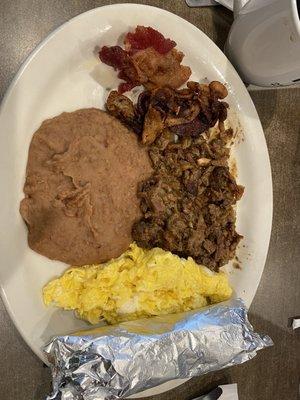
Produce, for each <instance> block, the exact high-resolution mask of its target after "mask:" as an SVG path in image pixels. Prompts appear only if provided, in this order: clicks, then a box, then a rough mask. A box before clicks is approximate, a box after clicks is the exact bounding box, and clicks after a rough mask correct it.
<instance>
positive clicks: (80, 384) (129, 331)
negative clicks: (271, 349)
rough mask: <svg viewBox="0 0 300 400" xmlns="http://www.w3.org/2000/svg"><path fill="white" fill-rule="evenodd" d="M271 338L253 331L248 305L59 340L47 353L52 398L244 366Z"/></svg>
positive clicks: (129, 390)
mask: <svg viewBox="0 0 300 400" xmlns="http://www.w3.org/2000/svg"><path fill="white" fill-rule="evenodd" d="M272 344H273V342H272V340H271V339H270V338H269V337H268V336H265V335H260V334H258V333H255V332H254V331H253V328H252V326H251V324H250V323H249V321H248V318H247V310H246V308H245V306H244V303H243V302H242V300H239V299H236V300H230V301H227V302H224V303H220V304H216V305H213V306H210V307H207V308H204V309H202V310H197V311H192V312H187V313H182V314H174V315H167V316H161V317H154V318H150V319H143V320H136V321H130V322H125V323H121V324H119V325H111V326H104V327H100V328H96V329H92V330H89V331H84V332H79V333H77V334H72V335H69V336H58V337H56V338H54V339H53V340H52V341H51V342H50V343H49V344H48V345H47V346H46V347H45V349H44V351H45V353H46V355H47V357H48V360H49V362H50V363H51V369H52V375H53V392H52V394H51V395H49V396H48V397H47V400H50V399H51V400H53V399H55V400H81V399H83V400H100V399H103V400H113V399H118V398H121V397H128V396H130V395H132V394H134V393H137V392H140V391H143V390H145V389H148V388H151V387H154V386H157V385H159V384H161V383H164V382H166V381H168V380H171V379H177V378H190V377H193V376H199V375H203V374H205V373H207V372H211V371H216V370H220V369H222V368H225V367H229V366H232V365H237V364H241V363H243V362H245V361H247V360H250V359H251V358H253V357H254V356H255V355H256V352H257V350H260V349H262V348H264V347H267V346H271V345H272Z"/></svg>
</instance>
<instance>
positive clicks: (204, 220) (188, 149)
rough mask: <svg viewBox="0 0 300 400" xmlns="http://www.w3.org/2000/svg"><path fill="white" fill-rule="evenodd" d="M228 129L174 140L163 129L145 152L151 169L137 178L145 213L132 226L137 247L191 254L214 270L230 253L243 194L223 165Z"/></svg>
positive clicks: (224, 261) (233, 246)
mask: <svg viewBox="0 0 300 400" xmlns="http://www.w3.org/2000/svg"><path fill="white" fill-rule="evenodd" d="M231 137H232V131H231V130H225V131H223V132H219V133H218V134H217V135H215V136H213V137H211V136H208V137H205V136H203V135H201V136H199V137H198V138H192V137H191V136H190V137H182V138H180V139H179V141H177V142H174V137H173V135H172V134H170V132H168V131H164V133H163V135H161V136H160V137H159V138H158V139H157V140H156V142H155V143H154V144H153V145H152V146H151V148H150V151H149V154H150V158H151V160H152V163H153V166H154V170H155V173H154V174H153V175H152V177H151V178H149V179H147V180H145V181H143V182H141V184H140V185H139V191H138V196H139V197H140V199H141V210H142V212H143V214H144V217H143V218H142V219H141V220H140V221H138V222H136V223H135V224H134V225H133V229H132V237H133V239H134V240H135V241H136V242H137V244H138V245H139V246H142V247H145V248H152V247H155V246H158V247H161V248H163V249H165V250H170V251H171V252H173V253H175V254H178V255H180V256H182V257H189V256H190V257H193V258H194V260H195V261H196V262H198V263H200V264H203V265H206V266H207V267H209V268H211V269H212V270H216V271H217V270H218V269H219V268H220V267H221V266H223V265H225V264H226V263H227V262H228V261H229V260H230V259H232V258H233V257H234V256H235V249H236V246H237V244H238V243H239V241H240V239H241V236H240V235H239V234H237V233H236V231H235V218H236V216H235V211H234V209H233V206H234V205H235V204H236V202H237V200H239V199H240V198H241V196H242V194H243V187H241V186H239V185H237V183H236V182H235V179H234V177H233V176H232V175H231V173H230V171H229V167H228V157H229V151H230V150H229V148H228V147H226V144H227V142H228V140H230V139H231Z"/></svg>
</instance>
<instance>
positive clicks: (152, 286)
mask: <svg viewBox="0 0 300 400" xmlns="http://www.w3.org/2000/svg"><path fill="white" fill-rule="evenodd" d="M231 294H232V290H231V288H230V286H229V283H228V279H227V276H226V275H225V274H224V273H222V272H219V273H213V272H211V271H209V270H208V269H207V268H205V267H203V266H201V265H198V264H196V263H195V262H194V261H193V259H192V258H188V259H187V260H186V259H183V258H180V257H178V256H176V255H173V254H172V253H170V252H168V251H164V250H162V249H159V248H154V249H151V250H144V249H142V248H140V247H138V246H137V245H136V244H135V243H133V244H131V246H130V248H129V250H128V251H126V252H125V253H124V254H122V255H121V256H120V257H119V258H117V259H113V260H111V261H109V262H107V263H105V264H100V265H86V266H84V267H71V268H69V269H68V270H67V271H66V272H65V273H64V274H63V275H62V276H61V277H60V278H58V279H54V280H53V281H51V282H50V283H48V284H47V285H46V286H45V287H44V289H43V298H44V302H45V304H46V305H50V304H54V305H55V306H57V307H62V308H64V309H66V310H75V311H76V314H77V316H78V317H79V318H82V319H85V320H87V321H89V322H90V323H92V324H96V323H98V322H99V321H100V320H102V319H105V320H106V321H107V322H108V323H116V322H121V321H127V320H131V319H136V318H143V317H148V316H153V315H164V314H171V313H177V312H182V311H188V310H192V309H196V308H199V307H203V306H206V305H207V304H211V303H217V302H220V301H223V300H227V299H228V298H230V296H231Z"/></svg>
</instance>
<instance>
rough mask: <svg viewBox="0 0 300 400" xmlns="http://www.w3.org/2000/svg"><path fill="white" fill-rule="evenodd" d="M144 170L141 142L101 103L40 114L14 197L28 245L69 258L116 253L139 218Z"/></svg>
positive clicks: (84, 260) (97, 258) (89, 260)
mask: <svg viewBox="0 0 300 400" xmlns="http://www.w3.org/2000/svg"><path fill="white" fill-rule="evenodd" d="M151 173H152V168H151V163H150V161H149V157H148V153H147V149H146V148H145V147H142V146H141V145H140V144H139V143H138V139H137V137H136V135H135V134H134V133H133V132H131V131H130V130H128V129H127V128H126V127H124V126H123V125H122V124H121V123H120V122H119V121H118V120H117V119H115V118H114V117H112V116H110V115H108V114H107V113H106V112H104V111H101V110H98V109H95V108H90V109H82V110H78V111H75V112H71V113H63V114H61V115H59V116H57V117H55V118H52V119H48V120H46V121H44V122H43V123H42V125H41V127H40V128H39V129H38V130H37V131H36V132H35V134H34V135H33V138H32V141H31V144H30V149H29V154H28V163H27V170H26V182H25V185H24V193H25V198H24V199H23V200H22V202H21V205H20V212H21V215H22V217H23V219H24V220H25V222H26V224H27V226H28V243H29V246H30V247H31V249H33V250H35V251H36V252H38V253H40V254H42V255H44V256H46V257H48V258H50V259H54V260H60V261H63V262H65V263H68V264H73V265H85V264H93V263H100V262H105V261H107V260H109V259H111V258H114V257H118V256H119V255H120V254H121V253H123V252H124V251H125V250H127V248H128V246H129V244H130V243H131V242H132V237H131V229H132V225H133V223H134V222H135V221H136V220H138V219H139V218H141V211H140V208H139V200H138V198H137V184H138V182H140V181H142V180H144V179H147V178H148V177H149V176H150V175H151Z"/></svg>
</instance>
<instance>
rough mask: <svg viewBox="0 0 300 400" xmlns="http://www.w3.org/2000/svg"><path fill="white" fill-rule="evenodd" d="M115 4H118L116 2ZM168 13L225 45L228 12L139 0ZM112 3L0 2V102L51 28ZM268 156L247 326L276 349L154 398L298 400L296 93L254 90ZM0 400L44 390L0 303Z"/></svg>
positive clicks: (37, 395)
mask: <svg viewBox="0 0 300 400" xmlns="http://www.w3.org/2000/svg"><path fill="white" fill-rule="evenodd" d="M120 2H121V1H120ZM137 2H140V3H146V4H151V5H155V6H158V7H161V8H165V9H168V10H170V11H172V12H174V13H176V14H178V15H180V16H181V17H183V18H185V19H187V20H188V21H190V22H191V23H193V24H194V25H196V26H198V27H199V28H200V29H201V30H202V31H204V32H205V33H206V34H207V35H208V36H209V37H210V38H211V39H212V40H213V41H214V42H216V43H217V44H218V45H219V46H220V47H222V46H223V45H224V42H225V39H226V36H227V33H228V30H229V27H230V24H231V22H232V16H231V13H230V12H228V11H227V10H225V9H224V8H222V7H214V8H202V9H199V8H198V9H189V8H188V7H187V6H186V5H185V3H184V1H183V0H175V1H167V0H165V1H163V0H161V1H159V0H156V1H137ZM111 3H114V2H113V1H95V0H64V1H61V0H44V1H42V0H15V1H11V0H0V9H1V13H0V33H1V34H0V54H1V60H0V96H1V97H2V96H3V95H4V93H5V90H6V89H7V87H8V85H9V83H10V82H11V80H12V78H13V76H14V75H15V73H16V72H17V70H18V69H19V67H20V65H21V63H22V62H23V61H24V60H25V58H26V57H27V56H28V54H29V53H30V52H31V51H32V50H33V49H34V47H35V46H36V45H37V44H38V43H39V42H40V41H41V40H42V39H43V38H45V36H46V35H48V33H50V32H51V31H52V30H53V29H54V28H56V27H58V26H59V25H60V24H62V23H63V22H65V21H66V20H68V19H69V18H71V17H73V16H75V15H77V14H80V13H82V12H84V11H86V10H89V9H91V8H94V7H97V6H101V5H104V4H111ZM252 98H253V101H254V103H255V105H256V108H257V111H258V113H259V115H260V118H261V121H262V124H263V127H264V131H265V135H266V139H267V143H268V148H269V152H270V158H271V164H272V172H273V184H274V221H273V231H272V238H271V244H270V249H269V255H268V259H267V263H266V267H265V271H264V274H263V278H262V281H261V284H260V286H259V289H258V292H257V294H256V297H255V300H254V302H253V304H252V307H251V322H252V323H253V324H254V325H255V327H256V329H257V330H259V331H262V332H265V333H267V334H269V335H270V336H271V337H272V338H273V340H274V342H275V346H274V347H272V348H269V349H267V350H265V351H262V352H260V353H259V354H258V355H257V357H256V358H255V359H253V360H252V361H250V362H248V363H246V364H244V365H242V366H239V367H234V368H230V369H226V370H224V371H222V372H220V373H216V374H210V375H207V376H205V377H203V378H195V379H192V380H191V381H189V382H188V383H186V384H185V385H183V386H180V387H179V388H177V389H175V390H173V391H171V392H168V393H165V394H163V395H161V396H158V397H159V399H160V400H171V399H172V400H177V399H178V400H179V399H180V400H183V399H192V398H193V397H195V396H196V395H197V394H199V393H200V392H201V391H204V390H206V389H207V388H209V387H212V386H214V385H216V384H217V383H229V382H237V383H238V389H239V398H240V400H277V399H278V400H283V399H284V400H296V399H297V398H299V397H298V396H299V376H300V335H299V334H300V332H292V331H291V330H290V329H289V328H287V320H288V317H289V316H292V315H296V314H300V246H299V244H300V132H299V128H300V89H284V90H283V89H282V90H276V91H275V90H271V91H256V92H253V93H252ZM0 353H1V358H0V399H1V400H29V399H32V400H40V399H43V398H44V397H45V395H46V393H47V392H48V391H49V387H50V373H49V370H48V369H47V368H45V367H43V365H42V363H41V362H40V361H39V360H38V359H37V358H36V356H35V355H34V354H33V353H32V352H31V350H30V349H29V348H28V347H27V346H26V344H25V343H24V342H23V340H22V339H21V338H20V336H19V334H18V333H17V331H16V329H15V328H14V326H13V324H12V322H11V321H10V319H9V317H8V315H7V313H6V311H5V309H4V306H3V304H2V302H1V301H0Z"/></svg>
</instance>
